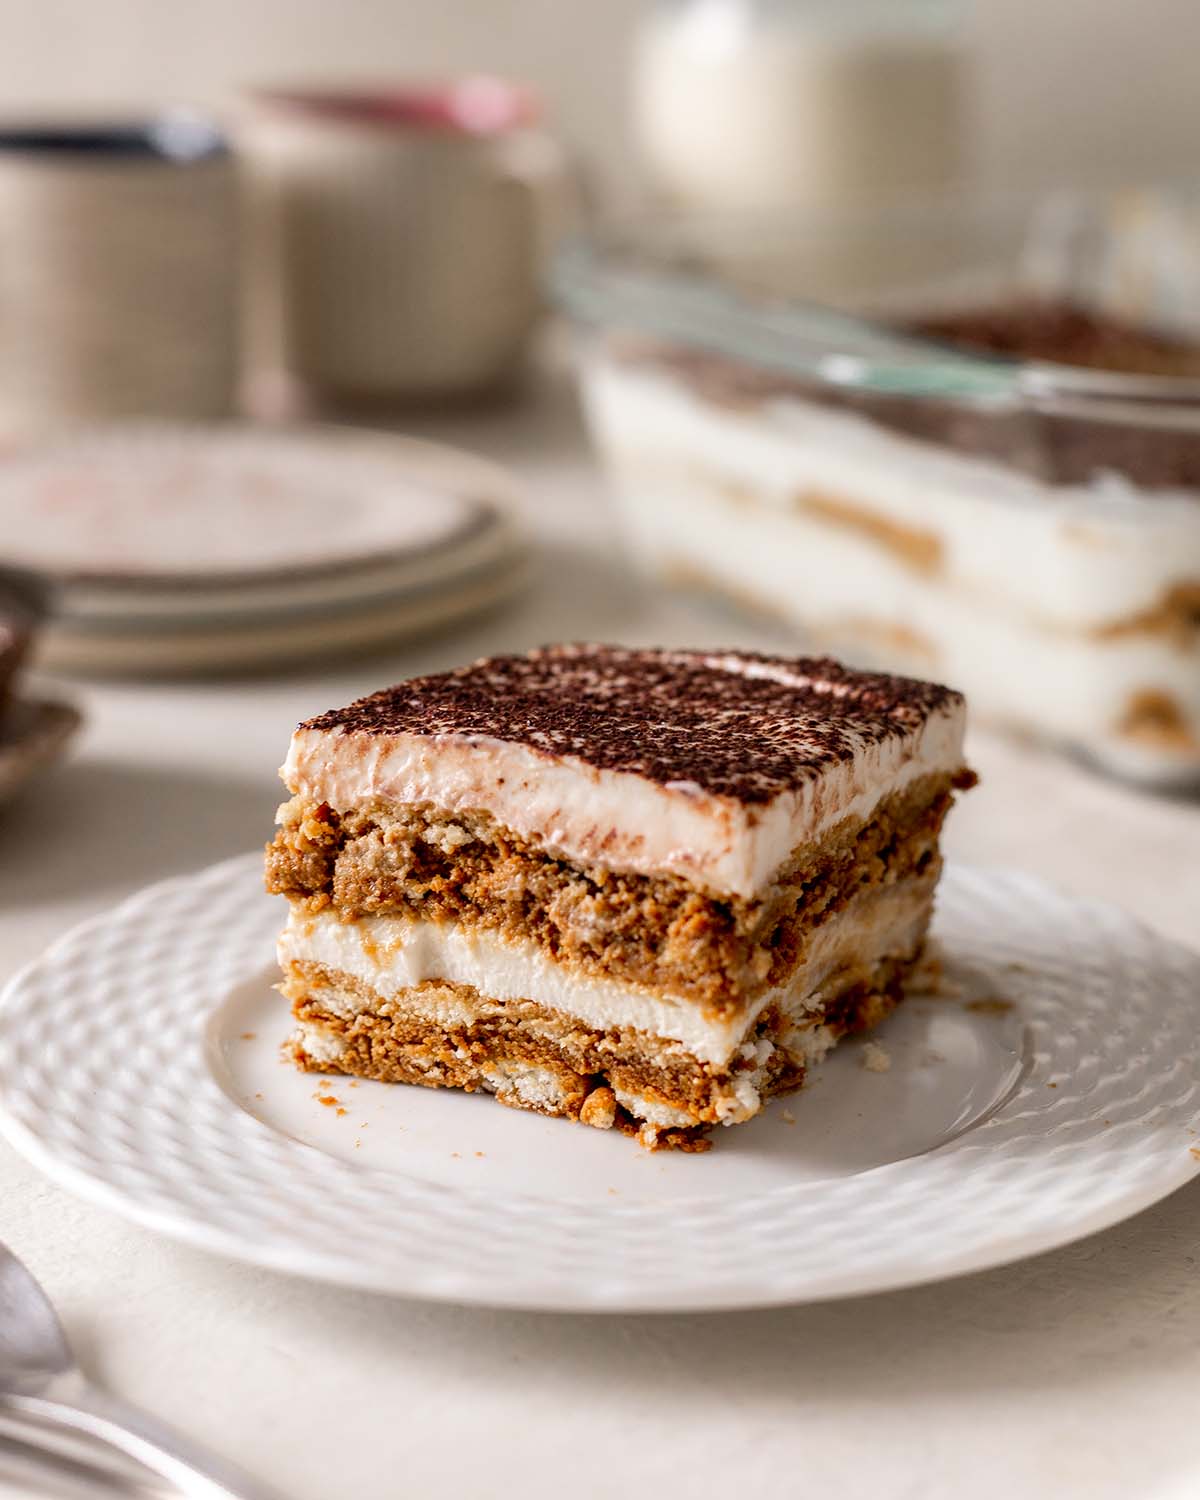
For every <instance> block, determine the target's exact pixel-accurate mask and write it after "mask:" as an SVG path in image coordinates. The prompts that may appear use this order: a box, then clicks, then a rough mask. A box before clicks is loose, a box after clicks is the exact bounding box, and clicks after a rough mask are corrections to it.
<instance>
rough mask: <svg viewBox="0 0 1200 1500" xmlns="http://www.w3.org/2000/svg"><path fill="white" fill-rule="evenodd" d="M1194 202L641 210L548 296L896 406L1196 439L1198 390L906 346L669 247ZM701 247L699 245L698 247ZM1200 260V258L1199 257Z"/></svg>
mask: <svg viewBox="0 0 1200 1500" xmlns="http://www.w3.org/2000/svg"><path fill="white" fill-rule="evenodd" d="M1181 192H1187V193H1188V194H1189V196H1190V198H1191V200H1192V201H1193V202H1194V204H1195V206H1196V209H1197V211H1198V212H1200V179H1197V180H1196V181H1195V182H1187V183H1180V182H1178V181H1176V182H1164V183H1153V182H1151V183H1142V184H1135V185H1128V184H1127V185H1120V184H1118V185H1115V186H1100V187H1096V186H1083V187H1079V186H1071V187H1063V188H1049V189H1046V188H1043V189H1039V190H1011V191H1007V192H982V191H962V190H955V191H951V192H943V193H938V194H926V195H922V196H919V197H918V196H914V197H912V198H911V199H909V200H907V201H906V202H904V203H902V204H898V205H887V206H880V207H876V208H871V209H868V210H865V211H862V212H859V213H847V214H843V215H840V216H830V217H829V218H826V219H825V220H822V221H820V222H818V221H817V220H816V219H815V218H813V217H811V216H805V215H803V214H799V213H796V214H767V215H760V216H754V215H747V216H741V217H739V218H738V219H736V220H734V219H732V218H728V217H723V216H719V215H711V214H709V215H704V214H694V213H686V212H679V211H674V210H670V209H647V208H644V207H643V208H640V209H634V210H631V211H627V212H625V213H623V214H621V215H620V216H616V217H613V218H610V219H608V220H606V221H605V222H604V223H602V224H599V225H594V226H589V227H588V228H586V229H583V230H581V231H578V232H576V233H575V234H573V235H570V236H568V237H567V238H566V239H564V241H563V242H562V244H561V245H560V247H559V248H558V250H557V252H556V254H555V255H554V257H553V259H552V262H551V267H550V277H549V280H550V291H551V295H552V297H553V298H554V300H555V301H556V302H557V304H558V305H559V306H560V307H561V308H562V309H563V310H564V311H565V312H566V313H567V314H568V315H569V316H570V317H571V318H572V319H573V320H574V321H576V322H577V323H580V324H583V325H585V326H593V327H609V328H617V327H623V328H626V329H628V330H629V331H630V332H631V333H634V334H639V333H640V334H645V335H650V336H653V337H657V338H661V339H662V340H663V341H664V342H674V343H678V344H680V345H683V346H685V347H690V348H695V349H703V350H706V351H708V352H711V353H714V354H724V355H727V356H729V357H731V358H733V359H736V360H738V361H739V362H742V363H745V364H749V365H753V366H757V367H759V368H763V369H769V370H772V371H775V372H777V373H779V374H781V375H784V376H793V377H796V378H798V379H801V380H804V381H808V382H813V383H815V384H818V385H822V386H832V387H836V388H840V389H842V390H849V391H861V392H863V393H865V394H873V395H884V396H890V397H894V398H899V399H904V398H909V399H923V400H931V399H932V400H940V401H945V402H948V403H952V404H964V405H971V406H984V407H988V408H996V409H1008V408H1028V407H1030V406H1036V407H1040V408H1045V409H1046V410H1048V411H1054V412H1056V413H1064V414H1065V412H1066V411H1067V410H1068V409H1069V410H1070V412H1071V414H1072V415H1077V416H1084V415H1089V414H1090V415H1094V416H1096V417H1097V418H1101V417H1104V418H1109V419H1111V418H1112V417H1113V416H1116V415H1119V416H1121V417H1123V418H1129V417H1132V418H1133V420H1137V421H1143V422H1147V423H1148V424H1153V423H1155V422H1165V423H1168V424H1170V423H1171V422H1172V417H1173V416H1174V417H1175V418H1176V419H1180V418H1182V419H1184V420H1186V421H1187V422H1188V425H1191V424H1193V423H1194V422H1195V419H1196V411H1197V408H1200V377H1191V376H1187V377H1184V376H1178V375H1147V374H1124V373H1118V372H1112V371H1099V370H1093V369H1087V368H1085V367H1082V366H1074V365H1067V364H1056V363H1052V362H1050V361H1046V360H1034V359H1021V358H1017V357H1011V356H1005V355H999V354H988V353H983V352H979V353H976V352H971V351H968V350H965V349H957V348H955V347H954V346H952V345H950V344H946V343H941V342H938V341H936V340H934V339H932V338H925V337H921V336H919V335H915V334H902V333H899V332H897V331H896V330H895V329H893V328H888V327H886V326H885V325H883V324H882V323H879V322H875V321H873V320H871V319H870V318H869V317H866V316H862V315H856V314H853V313H849V312H843V311H840V310H837V309H834V308H832V307H829V306H825V305H822V304H821V303H820V302H817V301H805V300H803V299H800V298H791V299H786V298H778V299H768V298H765V297H763V298H755V297H753V296H751V295H749V294H746V293H740V292H738V291H737V290H736V289H734V288H733V287H731V286H729V285H727V284H723V283H722V282H721V281H720V279H719V277H717V276H715V275H713V274H712V273H711V272H707V271H703V270H696V269H685V268H682V267H680V266H678V265H668V264H665V263H664V260H663V249H664V237H665V236H668V235H670V236H673V238H674V240H675V242H676V244H677V245H679V246H680V247H683V246H685V245H686V244H687V243H689V237H694V236H696V235H697V234H703V233H708V232H713V231H715V232H716V233H717V234H719V235H723V234H730V233H732V234H737V235H746V236H750V235H755V236H757V238H758V240H759V242H761V241H762V240H763V238H764V237H765V236H774V237H775V238H776V239H777V241H779V242H786V240H788V239H794V240H797V242H798V240H799V237H800V236H805V237H807V238H808V239H809V241H810V243H817V242H818V241H819V240H820V239H821V238H827V239H829V240H830V242H832V241H833V239H834V238H835V237H836V236H839V235H847V234H850V235H853V234H860V235H862V234H866V233H868V232H871V231H875V232H886V231H892V230H894V229H895V228H896V227H897V225H900V226H902V227H903V228H904V229H905V230H906V232H911V231H912V230H913V229H916V230H917V232H919V233H928V232H930V229H929V225H930V221H931V219H933V220H936V219H937V218H940V217H943V216H945V215H950V216H952V217H953V218H954V219H955V220H956V221H958V222H964V216H966V221H969V222H973V223H981V222H982V221H983V219H984V217H985V216H1000V215H1006V216H1010V217H1011V216H1012V215H1013V214H1025V215H1028V214H1029V213H1031V212H1033V211H1034V209H1035V208H1036V207H1037V206H1039V205H1043V204H1048V203H1052V202H1056V201H1060V202H1063V203H1068V204H1073V205H1076V206H1080V207H1094V206H1098V205H1099V204H1100V203H1102V202H1114V201H1116V200H1117V199H1119V198H1121V197H1129V196H1131V195H1145V194H1148V193H1149V194H1153V195H1155V196H1159V197H1161V196H1164V195H1165V196H1166V197H1175V196H1178V195H1179V194H1180V193H1181ZM690 242H691V243H693V244H694V243H695V242H696V241H695V239H694V238H691V239H690ZM1198 255H1200V250H1198Z"/></svg>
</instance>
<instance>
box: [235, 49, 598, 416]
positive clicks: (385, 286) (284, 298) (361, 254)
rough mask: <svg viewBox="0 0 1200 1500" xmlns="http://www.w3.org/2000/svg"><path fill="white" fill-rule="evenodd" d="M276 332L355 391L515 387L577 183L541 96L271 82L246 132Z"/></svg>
mask: <svg viewBox="0 0 1200 1500" xmlns="http://www.w3.org/2000/svg"><path fill="white" fill-rule="evenodd" d="M239 141H240V146H241V149H242V153H243V160H244V163H245V168H246V182H247V189H248V193H249V204H248V207H249V217H250V222H251V225H252V234H253V240H254V247H255V248H254V253H253V262H254V268H253V273H252V275H253V287H254V296H255V300H256V302H257V304H258V311H257V316H258V317H259V319H260V323H259V327H258V335H259V336H258V338H257V339H256V344H257V350H256V353H259V354H262V352H263V347H264V344H265V345H267V346H273V350H272V352H273V353H275V354H276V356H277V357H281V362H282V364H283V366H284V368H285V369H286V370H287V372H288V373H289V374H290V375H292V376H293V377H295V378H297V379H298V380H299V381H300V382H302V383H303V384H304V385H305V386H307V387H309V388H310V389H315V390H316V391H318V392H320V393H324V394H327V395H331V396H333V397H336V398H340V399H348V400H354V399H362V398H370V399H390V398H401V399H403V398H412V397H437V396H443V395H451V394H462V393H468V392H474V391H480V390H485V389H487V388H490V387H494V386H496V385H498V384H501V383H503V382H504V381H505V379H506V378H507V377H508V376H509V375H510V374H511V373H512V372H513V370H514V369H515V367H516V366H517V365H518V364H519V362H520V359H521V356H522V354H523V352H524V350H525V347H526V345H527V342H528V339H529V335H530V333H531V331H532V328H533V326H534V323H535V321H536V319H537V316H538V312H539V304H540V296H539V283H540V275H541V267H542V261H543V252H544V249H545V241H546V238H547V234H548V233H552V232H553V227H554V225H555V224H556V223H557V222H559V221H562V220H564V219H565V218H566V217H567V216H568V215H569V213H570V211H571V210H570V204H571V202H572V198H573V178H572V174H571V172H570V170H569V168H568V166H567V164H566V162H565V160H564V156H563V152H562V150H561V149H560V147H559V146H558V144H557V142H556V141H555V140H554V139H553V138H552V137H550V136H549V135H547V134H546V133H545V132H543V131H542V130H540V129H538V128H537V127H536V124H535V109H534V105H533V103H532V101H531V99H530V97H529V95H528V94H527V93H525V92H524V91H523V90H521V89H519V88H517V87H515V86H513V85H511V84H507V83H503V82H501V81H500V80H497V79H491V78H486V79H485V78H474V79H466V80H462V81H459V82H456V83H453V84H447V85H439V86H436V87H430V88H401V89H396V90H389V91H377V92H363V91H318V90H297V89H289V90H272V91H260V92H259V93H257V94H256V95H255V96H254V99H253V103H252V105H251V107H250V108H249V110H248V111H247V113H246V116H245V118H244V120H243V123H242V126H241V129H240V133H239Z"/></svg>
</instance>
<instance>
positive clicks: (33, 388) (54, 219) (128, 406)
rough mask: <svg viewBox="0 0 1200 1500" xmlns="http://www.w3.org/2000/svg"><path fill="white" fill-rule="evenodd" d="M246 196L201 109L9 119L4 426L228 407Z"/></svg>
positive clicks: (1, 293)
mask: <svg viewBox="0 0 1200 1500" xmlns="http://www.w3.org/2000/svg"><path fill="white" fill-rule="evenodd" d="M237 203H238V195H237V188H236V182H235V175H234V166H233V159H232V156H231V154H230V153H229V151H228V150H227V149H226V146H225V143H224V140H223V139H222V137H221V135H220V134H219V133H218V132H217V131H216V130H215V129H214V127H213V126H212V125H211V124H210V123H208V122H206V121H204V120H200V119H197V118H195V117H192V116H189V115H163V116H161V117H158V118H155V119H151V120H148V121H145V122H138V123H115V124H114V123H107V122H105V123H92V122H83V121H79V122H70V123H66V122H57V123H53V124H50V123H38V124H31V125H11V124H10V125H3V124H0V430H2V431H3V432H5V433H10V432H24V431H26V430H27V429H30V428H36V427H37V426H39V425H40V424H42V423H44V422H59V421H70V420H75V419H84V418H97V417H101V418H103V417H111V416H131V415H132V416H175V417H202V418H208V417H218V416H223V415H225V414H227V413H228V411H229V410H230V407H231V405H232V402H233V397H234V393H235V377H236V357H237V344H238V340H237V311H238V309H237V274H238V265H239V249H238V243H237Z"/></svg>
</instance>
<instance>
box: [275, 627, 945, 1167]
mask: <svg viewBox="0 0 1200 1500" xmlns="http://www.w3.org/2000/svg"><path fill="white" fill-rule="evenodd" d="M963 717H964V705H963V700H962V698H961V697H960V696H959V695H958V694H957V693H954V692H951V691H950V690H949V689H946V688H942V687H936V686H934V685H932V684H929V683H923V682H916V681H912V680H909V679H906V678H900V677H887V676H878V675H871V674H866V673H861V672H852V671H849V670H847V669H846V668H844V667H841V666H839V665H838V664H837V663H836V662H833V661H829V660H812V659H799V660H793V659H784V658H776V657H767V656H757V655H751V654H748V653H734V652H707V653H704V652H687V651H637V650H622V649H619V648H615V647H608V646H560V647H553V648H550V649H547V650H542V651H534V652H532V653H530V655H528V656H515V657H497V658H495V659H492V660H486V661H480V662H476V663H474V664H473V665H472V666H468V667H463V668H460V669H459V670H457V671H454V672H447V673H444V674H442V675H440V676H435V677H422V678H417V679H415V680H414V681H412V682H406V683H402V684H401V685H400V686H398V687H393V688H388V689H386V690H385V691H383V692H380V693H376V694H374V695H373V696H372V697H369V698H364V699H362V700H361V701H359V702H358V703H354V704H351V706H350V707H349V708H345V709H339V710H335V711H333V712H330V713H327V714H322V715H321V716H320V717H319V718H316V719H312V720H310V721H309V722H308V723H305V724H302V725H300V727H299V728H298V729H297V730H296V733H295V735H294V736H293V739H292V746H291V753H290V754H289V756H288V759H287V763H286V765H285V766H284V768H283V772H282V775H283V778H284V780H285V781H286V782H287V785H288V788H289V790H290V791H291V792H292V794H293V796H292V799H291V801H289V802H286V803H285V804H284V806H283V807H282V809H281V810H280V813H279V819H278V821H279V825H280V826H279V832H278V834H277V836H276V838H275V840H274V842H273V843H272V844H271V845H270V846H269V847H268V853H267V881H268V886H269V888H270V889H271V890H272V891H276V892H280V893H282V894H284V895H286V896H287V897H288V898H289V900H290V903H291V912H290V916H289V919H288V924H287V927H286V929H285V930H284V933H283V935H282V938H281V939H280V946H279V956H280V961H281V964H282V967H283V971H284V983H283V991H284V994H285V995H286V996H287V998H288V999H289V1000H290V1001H291V1002H292V1008H293V1011H294V1014H295V1017H296V1021H297V1023H298V1030H297V1032H296V1035H295V1039H294V1043H293V1048H294V1055H295V1058H296V1061H297V1062H298V1063H299V1064H300V1066H301V1067H304V1068H311V1069H315V1070H320V1071H339V1072H343V1073H352V1074H357V1075H359V1076H362V1077H367V1078H376V1079H383V1080H386V1081H391V1082H397V1083H419V1084H425V1085H429V1086H435V1087H447V1088H462V1089H466V1090H468V1091H477V1090H486V1091H487V1092H489V1093H493V1094H495V1095H496V1097H497V1098H498V1099H499V1100H500V1101H501V1102H502V1103H505V1104H511V1105H515V1106H517V1107H519V1108H523V1109H531V1110H536V1111H538V1112H539V1113H542V1114H548V1115H565V1116H568V1117H569V1118H571V1119H576V1120H583V1121H584V1122H585V1123H587V1124H589V1125H596V1126H600V1127H604V1128H607V1127H609V1126H613V1125H616V1126H619V1127H621V1128H622V1129H625V1130H628V1131H631V1132H636V1133H637V1135H638V1137H639V1139H640V1140H641V1141H642V1142H643V1144H645V1145H649V1146H664V1145H671V1146H695V1145H697V1144H699V1143H700V1142H701V1141H702V1138H703V1136H704V1133H705V1132H706V1131H707V1130H708V1128H709V1127H711V1126H712V1125H714V1124H718V1123H720V1124H736V1123H738V1122H740V1121H743V1120H748V1119H750V1118H751V1116H753V1115H754V1114H755V1113H756V1112H757V1111H758V1109H759V1108H760V1106H761V1104H762V1102H763V1100H764V1099H765V1098H766V1097H767V1096H768V1095H770V1094H775V1093H780V1092H782V1091H784V1090H788V1089H794V1088H796V1087H798V1086H799V1085H800V1084H801V1083H802V1082H803V1081H804V1077H805V1073H806V1071H807V1069H808V1068H809V1067H810V1066H811V1065H812V1064H813V1063H815V1062H816V1061H818V1060H819V1059H820V1058H821V1057H822V1056H824V1054H825V1053H826V1052H827V1051H828V1050H829V1048H830V1047H831V1046H832V1045H833V1044H834V1043H835V1042H836V1041H837V1039H838V1038H839V1037H840V1036H842V1035H844V1034H845V1033H847V1032H849V1031H857V1030H862V1029H863V1028H865V1027H869V1026H872V1025H874V1024H875V1022H877V1021H878V1020H880V1019H881V1018H882V1017H883V1016H885V1015H886V1014H887V1013H888V1012H889V1011H890V1010H891V1009H892V1007H893V1006H894V1005H895V1003H896V1001H897V1000H898V999H899V998H900V993H901V985H902V982H903V979H904V976H905V974H906V972H907V971H908V969H909V968H910V967H911V965H912V964H913V962H914V960H915V959H916V957H917V955H918V953H919V951H920V948H921V943H922V940H923V938H924V936H925V930H926V927H927V925H928V922H929V917H930V911H931V907H932V903H933V893H934V887H935V885H936V884H937V879H938V874H939V871H940V868H941V862H940V859H939V855H938V835H939V831H940V828H941V824H942V820H943V818H944V817H945V815H946V812H947V810H948V808H949V806H950V803H951V801H952V798H953V789H954V788H955V787H963V786H967V785H969V784H970V783H971V781H972V780H973V777H972V776H971V773H970V772H969V771H967V770H965V768H964V765H963V758H962V734H963Z"/></svg>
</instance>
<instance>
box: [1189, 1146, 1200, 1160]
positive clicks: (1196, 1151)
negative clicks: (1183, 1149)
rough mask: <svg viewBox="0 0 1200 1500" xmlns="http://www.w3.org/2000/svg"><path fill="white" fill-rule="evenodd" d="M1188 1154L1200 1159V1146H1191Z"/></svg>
mask: <svg viewBox="0 0 1200 1500" xmlns="http://www.w3.org/2000/svg"><path fill="white" fill-rule="evenodd" d="M1188 1155H1189V1156H1194V1157H1195V1158H1196V1160H1197V1161H1200V1146H1189V1147H1188Z"/></svg>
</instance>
